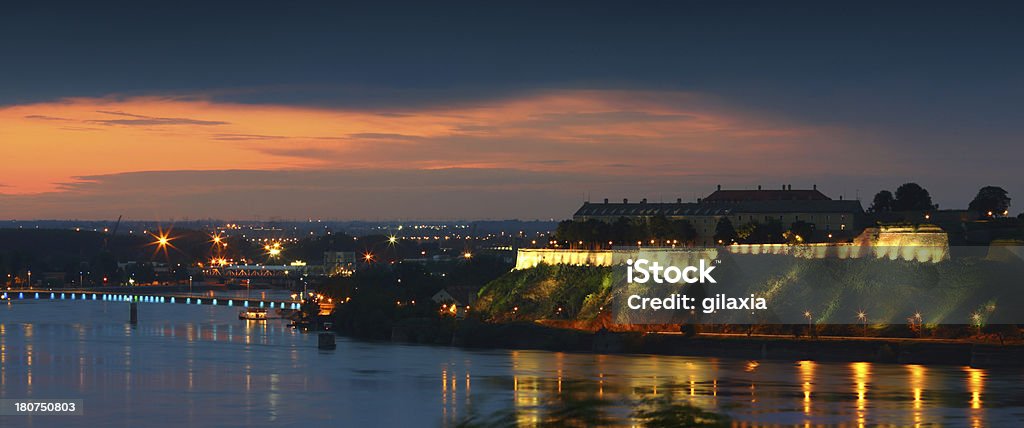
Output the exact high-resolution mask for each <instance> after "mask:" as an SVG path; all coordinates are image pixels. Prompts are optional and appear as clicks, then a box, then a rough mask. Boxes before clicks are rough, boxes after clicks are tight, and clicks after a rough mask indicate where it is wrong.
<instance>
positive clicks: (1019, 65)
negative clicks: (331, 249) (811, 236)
mask: <svg viewBox="0 0 1024 428" xmlns="http://www.w3.org/2000/svg"><path fill="white" fill-rule="evenodd" d="M23 3H28V2H23ZM34 3H36V4H31V5H29V4H16V5H6V4H5V5H3V6H2V7H0V160H2V161H3V163H4V164H3V167H2V172H0V217H6V218H18V219H32V218H83V219H84V218H90V219H91V218H97V219H98V218H116V217H117V216H118V215H122V214H123V215H125V216H126V217H127V218H133V219H171V218H184V217H190V218H205V217H216V218H225V219H227V218H231V219H249V218H264V219H267V218H282V219H305V218H329V219H370V220H373V219H479V218H492V219H493V218H498V219H504V218H524V219H533V218H544V219H547V218H556V219H560V218H565V217H568V216H571V214H572V212H573V211H574V210H575V209H576V208H577V206H578V205H579V203H580V202H582V201H583V200H585V199H586V198H588V197H589V198H590V199H591V200H600V199H602V198H605V197H607V198H611V199H613V200H614V199H621V198H624V197H628V198H630V199H636V200H639V199H640V198H648V199H649V200H652V201H658V200H665V201H669V200H672V201H674V200H675V199H676V198H683V199H684V200H693V199H695V198H696V197H700V196H703V195H706V194H707V193H709V192H711V191H713V190H714V188H715V185H717V184H722V185H723V186H724V187H732V188H754V187H756V186H757V185H764V186H766V187H767V188H780V186H781V185H782V184H792V185H793V188H810V187H811V186H812V185H815V184H816V185H817V186H818V188H819V189H821V190H822V191H824V192H825V193H826V194H828V195H830V196H833V197H836V198H838V197H839V196H840V195H842V196H845V197H846V198H854V197H858V196H859V197H860V198H861V199H862V200H864V205H865V207H867V205H868V204H869V203H870V199H871V196H872V195H873V194H874V193H875V192H877V191H878V190H881V189H890V190H892V189H895V187H896V186H898V185H899V184H901V183H904V182H907V181H916V182H918V183H920V184H921V185H923V186H924V187H926V188H928V189H929V190H930V191H931V193H932V196H933V198H934V199H935V201H936V202H937V203H939V204H940V207H942V208H963V207H966V205H967V203H968V202H969V201H970V199H971V197H973V195H974V193H976V192H977V189H978V188H980V187H982V186H985V185H999V186H1003V187H1004V188H1006V189H1007V190H1009V191H1010V196H1011V197H1012V198H1014V200H1015V201H1016V200H1018V198H1024V179H1021V174H1020V165H1021V161H1022V159H1024V144H1022V137H1024V109H1022V108H1021V104H1022V100H1024V55H1022V53H1024V50H1022V46H1024V6H1020V5H1013V4H1010V3H1006V4H989V5H969V4H967V3H963V4H959V5H941V4H933V3H930V2H921V3H910V2H898V3H899V4H893V3H895V2H877V3H871V4H864V3H851V4H826V3H831V2H820V1H819V2H750V3H742V2H658V3H653V2H652V3H644V2H618V3H612V2H558V3H557V4H552V3H555V2H550V1H548V2H502V3H500V4H499V3H497V2H471V3H468V2H467V3H445V4H443V5H442V4H427V3H428V2H411V3H384V2H358V3H357V2H350V3H341V2H335V3H330V4H328V3H324V4H313V3H301V2H247V3H239V4H237V5H235V6H229V5H211V4H205V3H186V2H160V3H155V4H144V3H143V2H129V3H104V2H68V3H60V2H34ZM370 3H372V4H370ZM1015 205H1017V207H1013V208H1011V213H1014V214H1016V213H1017V212H1020V208H1019V205H1020V204H1015Z"/></svg>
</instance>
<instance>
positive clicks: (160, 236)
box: [148, 228, 175, 258]
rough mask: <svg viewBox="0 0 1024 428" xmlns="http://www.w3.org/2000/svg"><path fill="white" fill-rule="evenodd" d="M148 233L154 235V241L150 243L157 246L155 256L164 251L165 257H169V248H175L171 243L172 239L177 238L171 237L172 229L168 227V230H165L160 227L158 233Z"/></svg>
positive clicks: (154, 250)
mask: <svg viewBox="0 0 1024 428" xmlns="http://www.w3.org/2000/svg"><path fill="white" fill-rule="evenodd" d="M148 233H149V235H150V236H152V237H153V242H150V243H149V245H152V246H154V247H155V248H154V249H153V255H154V256H155V255H156V253H158V252H163V253H164V257H165V258H166V257H168V254H167V248H174V244H171V241H173V240H174V239H175V238H173V237H171V230H170V229H168V230H167V232H164V231H163V228H158V229H157V232H156V233H151V232H148Z"/></svg>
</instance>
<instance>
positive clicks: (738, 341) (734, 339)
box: [391, 319, 1024, 368]
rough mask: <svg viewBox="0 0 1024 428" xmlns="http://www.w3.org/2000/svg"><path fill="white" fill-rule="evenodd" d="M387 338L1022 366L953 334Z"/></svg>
mask: <svg viewBox="0 0 1024 428" xmlns="http://www.w3.org/2000/svg"><path fill="white" fill-rule="evenodd" d="M391 339H392V341H396V342H406V343H429V344H439V345H453V346H461V347H467V348H496V349H540V350H546V351H563V352H585V353H602V354H655V355H679V356H699V357H721V358H739V359H750V360H780V361H803V360H811V361H831V362H875V363H898V364H927V365H957V366H971V367H976V368H996V367H1024V346H1021V345H1005V346H1001V345H990V344H978V343H971V342H964V341H954V340H927V341H926V340H912V339H882V338H872V339H869V340H866V339H856V338H826V337H822V338H818V339H798V338H788V337H785V336H778V337H746V336H713V335H698V336H696V337H686V336H684V335H679V334H658V333H637V332H608V331H599V332H588V331H580V330H571V329H560V328H553V327H547V326H543V325H539V324H535V323H526V322H520V323H501V324H491V323H483V322H478V321H472V320H467V321H461V322H458V321H454V320H452V321H447V322H445V321H441V322H433V320H425V319H416V320H406V322H402V323H399V324H397V325H395V326H394V327H393V329H392V334H391Z"/></svg>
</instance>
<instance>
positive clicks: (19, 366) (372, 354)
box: [0, 300, 1024, 427]
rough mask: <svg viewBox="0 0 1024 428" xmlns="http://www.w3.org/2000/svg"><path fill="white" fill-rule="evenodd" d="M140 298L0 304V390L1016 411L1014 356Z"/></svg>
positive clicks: (207, 407)
mask: <svg viewBox="0 0 1024 428" xmlns="http://www.w3.org/2000/svg"><path fill="white" fill-rule="evenodd" d="M141 310H142V313H141V314H140V324H139V325H138V326H137V327H135V328H130V327H127V324H126V321H127V314H128V311H127V303H124V302H107V301H96V302H94V301H82V300H76V301H71V300H66V301H64V302H38V303H32V304H16V305H10V306H5V307H3V308H0V398H24V397H33V396H35V397H69V396H70V397H72V398H77V397H81V398H82V399H84V400H85V402H86V408H87V409H88V410H87V416H85V417H83V418H82V419H78V420H74V421H71V422H70V423H71V424H72V425H74V424H76V423H77V424H81V425H82V426H108V425H129V426H136V425H138V426H174V427H179V426H183V425H213V426H225V425H246V426H279V425H280V424H282V423H284V424H289V425H291V424H306V425H311V426H319V425H324V424H327V423H330V422H329V421H332V420H333V421H345V422H347V423H346V424H351V425H357V424H358V425H370V426H391V425H398V426H409V425H415V426H422V425H431V424H435V423H436V424H439V425H453V424H456V423H458V422H460V421H464V420H466V418H469V417H471V416H473V415H479V416H480V417H486V416H487V415H491V414H494V413H499V414H501V412H505V415H506V416H507V417H508V420H509V421H511V422H513V423H516V424H519V425H524V426H531V425H536V424H539V423H540V422H542V421H545V420H548V419H549V418H550V417H551V414H552V412H553V409H554V410H558V409H562V410H564V409H565V408H566V406H574V405H589V404H586V403H591V404H593V403H601V406H602V407H601V409H600V411H599V412H598V413H600V415H599V416H601V417H607V418H609V419H608V420H612V421H615V423H619V424H624V425H631V424H639V423H640V422H642V421H641V420H640V419H639V418H638V417H636V415H633V412H634V410H636V409H637V408H639V406H638V404H639V403H642V402H643V400H646V399H650V398H667V399H668V400H670V402H671V403H677V404H692V405H695V406H698V407H700V408H702V409H708V410H713V411H717V412H724V413H727V414H729V415H730V416H731V417H733V418H734V420H735V421H736V423H737V425H739V426H763V425H773V424H777V425H798V424H802V425H808V426H810V425H829V426H869V425H877V424H892V425H901V426H908V425H914V426H926V425H974V426H993V425H994V426H999V425H1014V424H1016V423H1017V416H1016V415H1018V414H1020V413H1021V411H1022V407H1024V403H1022V400H1024V398H1022V394H1020V387H1019V385H1020V382H1021V381H1022V380H1024V373H1022V372H1021V371H1019V370H1018V371H1009V372H999V373H998V375H994V374H993V373H992V372H990V371H986V370H979V369H971V368H959V367H942V366H934V367H924V366H917V365H907V366H902V365H886V364H871V363H827V362H812V361H801V362H797V363H791V362H772V361H738V360H725V359H714V358H685V357H664V356H617V355H589V354H565V353H551V352H541V351H467V350H462V349H458V348H448V347H427V346H405V345H396V344H387V343H383V344H381V343H362V342H352V341H348V340H345V339H343V338H342V339H339V341H338V349H337V350H336V351H334V352H319V351H317V350H316V338H315V337H314V336H310V335H304V334H301V333H297V332H295V331H294V330H292V329H290V328H288V327H287V326H286V325H284V323H283V322H279V321H276V322H263V323H253V322H245V321H240V320H237V312H236V311H235V310H234V309H233V308H228V307H210V306H195V305H151V306H144V307H142V308H141ZM439 383H440V385H439ZM438 393H440V397H438ZM588 400H590V401H588ZM580 403H584V404H580ZM76 421H77V422H76ZM43 422H44V421H43V419H40V420H39V421H37V422H34V423H36V425H35V426H47V425H46V424H45V423H43ZM0 424H2V425H4V426H7V425H6V421H4V420H2V419H0ZM19 426H20V425H19ZM29 426H32V425H31V424H30V425H29Z"/></svg>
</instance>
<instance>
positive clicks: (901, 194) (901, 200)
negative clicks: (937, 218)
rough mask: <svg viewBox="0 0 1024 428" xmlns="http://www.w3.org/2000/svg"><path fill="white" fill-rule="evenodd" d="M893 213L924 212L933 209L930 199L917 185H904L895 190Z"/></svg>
mask: <svg viewBox="0 0 1024 428" xmlns="http://www.w3.org/2000/svg"><path fill="white" fill-rule="evenodd" d="M892 208H893V211H926V210H931V209H935V205H934V204H932V197H931V195H930V194H928V191H927V190H925V188H923V187H921V186H920V185H918V184H917V183H906V184H903V185H901V186H900V187H898V188H896V199H895V200H894V201H893V207H892Z"/></svg>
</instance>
